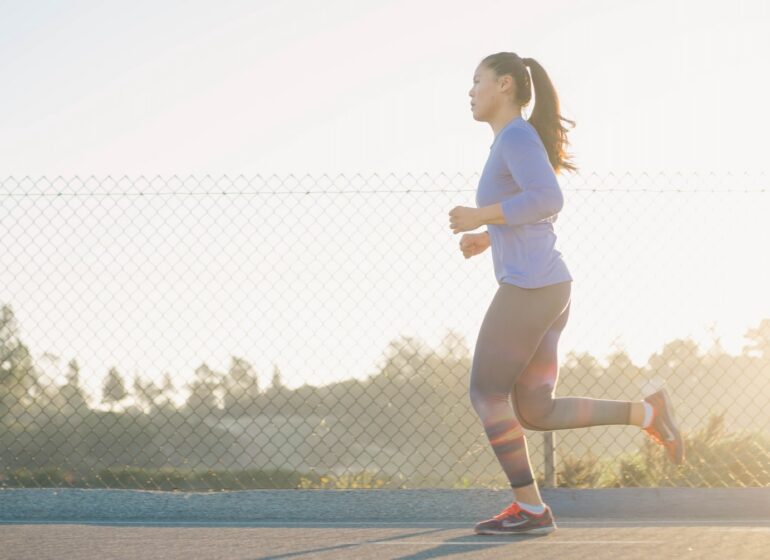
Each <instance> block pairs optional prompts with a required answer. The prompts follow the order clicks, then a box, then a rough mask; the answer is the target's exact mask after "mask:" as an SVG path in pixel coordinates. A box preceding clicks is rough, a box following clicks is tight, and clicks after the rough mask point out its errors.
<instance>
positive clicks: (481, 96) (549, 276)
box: [449, 52, 684, 534]
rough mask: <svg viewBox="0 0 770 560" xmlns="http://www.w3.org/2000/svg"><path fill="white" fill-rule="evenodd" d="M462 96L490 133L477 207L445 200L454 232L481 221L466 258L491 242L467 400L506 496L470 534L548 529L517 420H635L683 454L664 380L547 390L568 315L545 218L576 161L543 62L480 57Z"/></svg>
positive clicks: (538, 426) (560, 425)
mask: <svg viewBox="0 0 770 560" xmlns="http://www.w3.org/2000/svg"><path fill="white" fill-rule="evenodd" d="M528 69H529V71H528ZM530 72H531V76H530ZM533 88H534V94H535V100H536V103H535V107H534V110H533V111H532V115H531V117H530V118H529V119H524V118H523V117H522V107H525V106H526V105H528V104H529V102H530V100H531V98H532V93H533V92H532V89H533ZM469 95H470V97H471V110H472V112H473V118H474V119H475V120H477V121H480V122H487V123H489V125H490V126H491V127H492V131H493V132H494V140H493V142H492V145H491V146H490V152H489V157H488V159H487V162H486V164H485V166H484V169H483V171H482V174H481V178H480V180H479V185H478V190H477V193H476V208H471V207H463V206H457V207H455V208H453V209H452V210H451V211H450V212H449V222H450V224H449V225H450V228H451V230H452V232H453V233H459V232H465V231H473V230H475V229H477V228H479V227H481V226H483V225H487V230H486V232H484V233H470V234H465V235H463V236H462V238H461V240H460V249H461V250H462V253H463V255H464V256H465V258H466V259H468V258H470V257H472V256H474V255H478V254H479V253H481V252H483V251H484V250H486V249H487V248H488V247H491V248H492V263H493V265H494V272H495V276H496V278H497V281H498V284H499V286H498V289H497V292H496V293H495V295H494V297H493V299H492V302H491V304H490V306H489V309H488V310H487V312H486V315H485V316H484V319H483V322H482V325H481V329H480V331H479V336H478V339H477V341H476V348H475V351H474V355H473V360H472V365H471V375H470V400H471V403H472V405H473V408H474V410H475V411H476V413H477V414H478V415H479V418H480V420H481V423H482V425H483V427H484V431H485V433H486V436H487V438H488V439H489V443H490V444H491V446H492V449H493V451H494V453H495V455H496V457H497V459H498V461H499V462H500V465H501V466H502V468H503V471H504V472H505V474H506V476H507V478H508V480H509V481H510V485H511V488H512V489H513V498H514V501H513V503H511V505H510V506H508V507H507V508H505V509H504V510H503V511H501V512H500V513H499V514H498V515H496V516H494V517H492V518H491V519H487V520H484V521H481V522H479V523H478V524H477V525H476V527H475V532H476V533H479V534H520V533H550V532H551V531H553V530H555V529H556V523H555V522H554V517H553V513H552V512H551V510H550V508H549V507H548V506H547V505H545V504H544V503H543V501H542V499H541V497H540V493H539V491H538V487H537V483H536V482H535V480H534V478H533V476H532V466H531V465H530V461H529V454H528V451H527V442H526V439H525V437H524V431H523V428H527V429H529V430H540V431H543V430H563V429H567V428H583V427H588V426H604V425H618V424H620V425H633V426H639V427H640V428H642V429H643V430H644V431H645V432H646V434H647V435H649V436H650V437H651V438H652V439H654V440H655V441H656V442H657V443H659V444H661V445H662V446H663V447H664V448H665V450H666V452H667V455H668V457H669V459H670V460H671V461H673V462H674V463H677V464H679V463H681V462H682V461H683V460H684V444H683V440H682V437H681V434H680V431H679V428H678V427H677V424H676V421H675V418H674V412H673V409H672V407H671V402H670V400H669V397H668V395H667V393H666V391H665V390H664V389H661V390H660V391H657V392H656V393H653V394H652V395H650V396H648V397H646V398H644V399H643V400H641V401H638V402H631V401H616V400H603V399H590V398H577V397H568V398H555V397H554V389H555V387H556V381H557V377H558V365H557V352H556V347H557V343H558V341H559V335H560V334H561V332H562V330H563V329H564V327H565V325H566V323H567V317H568V316H569V308H570V301H571V300H570V294H571V287H572V280H573V279H572V276H571V275H570V272H569V270H568V268H567V266H566V264H565V262H564V260H562V257H561V253H560V252H559V251H557V250H556V248H555V242H556V235H555V233H554V227H553V223H554V222H555V221H556V217H557V214H558V213H559V212H560V211H561V209H562V206H563V204H564V199H563V195H562V192H561V189H560V187H559V183H558V181H557V178H556V174H557V173H559V172H560V171H561V170H562V169H568V170H571V171H574V170H576V167H575V166H574V165H573V164H572V163H571V162H570V161H568V157H567V156H566V154H565V151H564V147H565V145H566V144H568V142H567V138H566V132H567V130H566V128H564V127H563V126H562V123H561V121H565V122H568V123H571V124H572V125H573V126H574V124H575V123H574V122H573V121H570V120H568V119H565V118H563V117H562V116H561V115H560V114H559V99H558V96H557V94H556V90H555V89H554V87H553V84H552V83H551V80H550V78H549V77H548V74H546V72H545V70H544V69H543V67H542V66H541V65H540V64H538V63H537V62H536V61H535V60H533V59H531V58H520V57H519V56H518V55H517V54H515V53H511V52H501V53H496V54H492V55H490V56H487V57H486V58H484V59H483V60H482V61H481V63H480V64H479V65H478V67H477V68H476V71H475V74H474V75H473V87H472V88H471V90H470V92H469Z"/></svg>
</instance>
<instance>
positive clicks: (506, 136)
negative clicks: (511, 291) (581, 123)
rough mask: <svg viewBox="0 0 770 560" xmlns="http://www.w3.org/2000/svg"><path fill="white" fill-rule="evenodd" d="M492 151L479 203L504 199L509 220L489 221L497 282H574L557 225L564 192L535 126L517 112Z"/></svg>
mask: <svg viewBox="0 0 770 560" xmlns="http://www.w3.org/2000/svg"><path fill="white" fill-rule="evenodd" d="M489 150H490V152H489V157H488V158H487V162H486V164H485V165H484V169H483V171H482V173H481V178H480V179H479V186H478V190H477V191H476V206H477V207H479V208H480V207H482V206H489V205H491V204H497V203H498V202H501V203H502V209H503V215H504V217H505V222H506V223H505V224H504V225H503V224H487V231H488V232H489V239H490V242H491V246H490V249H491V251H492V263H493V265H494V271H495V277H496V278H497V281H498V283H508V284H513V285H515V286H519V287H521V288H539V287H542V286H548V285H550V284H557V283H559V282H565V281H572V279H573V278H572V275H571V274H570V272H569V269H568V268H567V265H566V263H565V262H564V259H563V258H562V256H561V253H560V252H559V251H557V250H556V233H555V232H554V228H553V222H555V221H556V217H557V215H558V213H559V212H560V211H561V209H562V207H563V205H564V196H563V195H562V192H561V188H560V187H559V182H558V181H557V179H556V173H554V170H553V167H551V163H550V161H549V160H548V153H547V152H546V150H545V146H544V145H543V142H542V140H541V139H540V135H539V134H538V133H537V130H536V129H535V127H533V126H532V125H531V124H530V123H529V121H527V120H526V119H524V118H523V117H516V118H514V119H513V120H512V121H511V122H509V123H508V124H506V125H505V126H504V127H503V128H502V130H500V131H499V132H498V133H497V136H496V137H495V139H494V142H492V145H491V146H490V148H489Z"/></svg>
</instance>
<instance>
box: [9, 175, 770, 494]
mask: <svg viewBox="0 0 770 560" xmlns="http://www.w3.org/2000/svg"><path fill="white" fill-rule="evenodd" d="M477 182H478V175H460V174H458V175H445V174H437V175H428V174H423V175H404V176H396V175H382V176H381V175H372V176H369V177H364V176H361V175H355V176H352V177H349V176H337V177H329V176H326V175H324V176H320V177H310V176H305V177H294V176H289V177H276V176H271V177H267V178H263V177H256V178H251V179H247V178H245V177H236V178H228V177H221V178H211V177H204V178H195V177H188V178H178V177H172V178H170V179H162V178H158V177H156V178H143V177H141V178H139V179H129V178H126V177H123V178H119V179H112V178H109V177H108V178H105V179H96V178H93V177H90V178H87V179H80V178H74V179H69V180H65V179H62V178H56V179H47V178H40V179H31V178H6V179H4V180H2V181H0V240H2V241H1V242H2V246H1V247H0V253H1V254H2V259H3V261H2V267H1V269H2V270H0V305H2V310H1V311H0V353H1V354H2V356H1V357H0V430H1V433H0V438H1V441H0V484H2V486H5V487H18V486H41V487H66V486H78V487H112V488H146V489H183V490H213V489H245V488H373V487H374V488H377V487H382V488H404V487H445V488H446V487H448V488H465V487H500V488H503V487H507V481H506V480H505V478H504V475H503V473H502V470H501V468H500V467H499V465H498V463H497V461H496V459H495V456H494V454H493V453H492V450H491V447H490V446H489V444H488V442H487V440H486V437H485V435H484V431H483V428H482V425H481V422H480V421H479V419H478V418H477V417H476V415H475V413H474V411H473V409H472V407H471V405H470V402H469V399H468V391H467V389H468V381H469V373H470V364H471V356H472V350H473V346H474V343H475V339H476V335H477V332H478V328H479V326H480V324H481V321H482V318H483V315H484V313H485V311H486V309H487V306H488V305H489V302H490V301H491V299H492V296H493V294H494V291H495V290H496V289H497V282H496V280H495V278H494V274H493V271H492V263H491V258H490V255H489V253H488V252H486V253H483V254H481V255H479V256H476V257H473V258H472V259H468V260H466V259H465V258H464V257H463V256H462V254H461V252H460V250H459V238H460V235H455V234H452V232H451V230H450V229H449V220H448V212H449V210H450V209H451V208H453V207H455V206H470V207H472V206H474V202H473V201H474V195H475V187H476V185H477ZM560 182H561V184H562V188H563V191H564V194H565V200H566V203H565V208H564V210H563V211H562V213H561V214H560V215H559V219H558V220H557V222H556V224H555V228H556V232H557V236H558V241H557V248H558V249H559V250H560V251H561V252H562V254H563V256H564V259H565V261H566V262H567V264H568V266H569V267H570V270H571V271H572V273H573V276H574V277H575V283H574V284H573V295H572V297H573V300H572V310H571V314H570V320H569V323H568V325H567V328H566V329H565V331H564V333H563V334H562V338H561V340H560V374H559V384H558V386H557V391H556V392H557V395H558V396H567V395H574V396H589V397H596V398H615V399H624V400H626V399H630V400H639V399H641V398H642V397H643V396H644V394H646V393H647V392H649V391H651V390H653V389H654V388H655V387H657V386H659V385H661V384H665V385H666V387H667V388H668V390H669V392H670V393H671V395H672V397H673V399H674V401H675V403H676V406H677V415H678V419H679V421H680V423H681V425H682V427H683V431H684V432H685V436H686V442H687V462H686V464H685V465H683V466H680V467H675V466H673V465H671V464H669V463H668V462H667V461H666V460H665V458H664V455H663V453H662V451H661V450H660V449H659V448H657V447H656V446H655V445H654V444H651V443H650V442H649V441H648V440H647V438H646V437H645V436H644V434H643V433H642V432H641V431H640V430H639V429H638V428H635V427H630V426H629V427H625V426H611V427H594V428H589V429H583V430H563V431H558V432H554V433H546V434H542V433H537V432H527V436H528V441H529V450H530V455H531V458H532V463H533V468H534V469H535V471H536V474H537V476H538V478H539V480H540V482H541V484H544V485H546V486H548V485H551V486H553V485H556V486H565V487H573V488H580V487H620V486H707V487H715V486H768V485H770V412H768V411H770V406H769V405H770V294H768V286H770V261H768V258H767V249H766V244H767V241H768V240H769V239H770V221H769V220H768V216H770V193H769V192H768V180H767V177H765V176H764V175H759V176H749V175H729V174H726V175H725V174H723V175H717V174H713V173H701V174H698V173H689V174H674V173H670V174H657V175H651V174H645V173H638V174H631V173H626V174H605V175H602V176H600V175H566V176H562V177H561V178H560Z"/></svg>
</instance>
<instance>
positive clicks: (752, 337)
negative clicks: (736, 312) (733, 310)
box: [743, 319, 770, 360]
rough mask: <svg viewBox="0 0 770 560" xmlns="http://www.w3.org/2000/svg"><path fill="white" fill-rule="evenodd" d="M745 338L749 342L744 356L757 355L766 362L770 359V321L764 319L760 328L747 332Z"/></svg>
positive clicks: (744, 348) (745, 347) (744, 350)
mask: <svg viewBox="0 0 770 560" xmlns="http://www.w3.org/2000/svg"><path fill="white" fill-rule="evenodd" d="M743 338H745V339H746V340H748V341H749V344H747V345H745V346H744V347H743V354H744V355H747V356H748V355H751V354H756V355H758V356H760V357H762V359H765V360H767V359H769V358H770V319H762V321H761V322H760V323H759V326H758V327H756V328H754V329H749V330H748V331H746V334H744V335H743Z"/></svg>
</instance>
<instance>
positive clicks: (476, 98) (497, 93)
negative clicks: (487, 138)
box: [468, 64, 514, 122]
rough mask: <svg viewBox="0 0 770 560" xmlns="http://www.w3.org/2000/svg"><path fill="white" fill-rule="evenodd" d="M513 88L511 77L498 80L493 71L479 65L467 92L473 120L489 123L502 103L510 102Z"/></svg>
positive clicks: (501, 77)
mask: <svg viewBox="0 0 770 560" xmlns="http://www.w3.org/2000/svg"><path fill="white" fill-rule="evenodd" d="M513 87H514V85H513V78H512V77H511V76H507V75H506V76H500V77H499V78H498V77H497V75H496V74H495V72H494V70H492V69H491V68H487V67H486V66H484V65H483V64H479V66H478V67H477V68H476V71H475V73H474V74H473V87H472V88H471V90H470V91H469V92H468V95H470V96H471V111H472V112H473V118H474V119H476V120H477V121H486V122H489V120H490V119H491V118H492V116H493V115H494V114H495V113H496V112H497V110H498V108H499V107H500V106H501V105H502V104H503V103H509V102H510V101H509V99H510V98H511V93H512V91H513Z"/></svg>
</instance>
